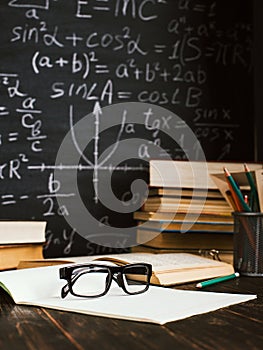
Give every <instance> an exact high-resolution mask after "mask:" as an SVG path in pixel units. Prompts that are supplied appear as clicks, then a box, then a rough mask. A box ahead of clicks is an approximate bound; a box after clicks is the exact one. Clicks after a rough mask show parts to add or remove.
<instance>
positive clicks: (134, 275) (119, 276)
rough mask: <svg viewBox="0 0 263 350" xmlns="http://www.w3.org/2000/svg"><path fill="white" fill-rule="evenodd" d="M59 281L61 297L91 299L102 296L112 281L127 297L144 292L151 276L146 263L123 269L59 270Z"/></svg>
mask: <svg viewBox="0 0 263 350" xmlns="http://www.w3.org/2000/svg"><path fill="white" fill-rule="evenodd" d="M59 274H60V278H61V279H65V280H66V281H67V284H66V285H65V286H64V287H62V289H61V297H62V298H65V297H66V296H67V295H68V293H71V294H72V295H74V296H77V297H85V298H94V297H100V296H103V295H105V294H106V293H107V292H108V291H109V289H110V286H111V283H112V281H115V282H116V283H117V284H118V286H119V287H120V288H122V289H123V291H124V292H125V293H127V294H140V293H144V292H146V291H147V289H148V288H149V285H150V278H151V275H152V265H150V264H146V263H138V264H128V265H124V266H108V265H100V264H81V265H71V266H66V267H62V268H60V269H59Z"/></svg>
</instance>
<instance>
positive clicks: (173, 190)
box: [148, 187, 223, 199]
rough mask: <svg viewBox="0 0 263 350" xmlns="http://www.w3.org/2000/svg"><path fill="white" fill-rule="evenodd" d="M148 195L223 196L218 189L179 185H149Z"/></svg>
mask: <svg viewBox="0 0 263 350" xmlns="http://www.w3.org/2000/svg"><path fill="white" fill-rule="evenodd" d="M148 195H149V196H150V197H151V196H185V197H186V196H187V197H193V196H195V197H201V198H203V197H207V198H221V199H222V198H223V196H222V194H221V192H220V191H219V190H218V189H209V190H205V189H202V188H199V189H195V190H193V189H192V188H181V187H166V188H163V187H149V189H148Z"/></svg>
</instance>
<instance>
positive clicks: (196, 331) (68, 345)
mask: <svg viewBox="0 0 263 350" xmlns="http://www.w3.org/2000/svg"><path fill="white" fill-rule="evenodd" d="M194 286H195V285H194V284H189V285H184V286H179V287H177V288H180V289H190V290H191V289H195V287H194ZM205 290H206V291H218V292H229V293H252V294H257V296H258V297H257V299H255V300H252V301H249V302H246V303H242V304H237V305H233V306H230V307H228V308H224V309H220V310H217V311H214V312H210V313H207V314H203V315H198V316H193V317H190V318H187V319H184V320H180V321H176V322H171V323H167V324H165V325H164V326H159V325H155V324H148V323H141V322H134V321H124V320H117V319H111V318H104V317H96V316H88V315H81V314H78V313H71V312H62V311H57V310H51V309H45V308H39V307H32V306H22V305H15V304H14V302H13V301H12V299H11V298H10V297H9V296H8V295H7V294H6V293H5V292H4V291H3V290H2V289H1V288H0V349H1V350H13V349H14V350H20V349H21V350H24V349H29V350H34V349H38V350H42V349H50V350H51V349H52V350H53V349H54V350H55V349H56V350H64V349H65V350H71V349H72V350H73V349H74V350H75V349H89V350H90V349H94V350H95V349H96V350H103V349H107V350H111V349H112V350H119V349H120V350H123V349H124V350H129V349H136V350H142V349H144V350H145V349H147V350H152V349H155V350H157V349H173V350H174V349H179V350H183V349H194V350H199V349H200V350H201V349H202V350H205V349H213V350H216V349H220V350H228V349H231V350H233V349H238V350H241V349H246V350H250V349H253V350H255V349H260V350H261V349H263V278H262V277H261V278H259V277H243V276H242V277H240V278H238V279H235V280H231V281H227V282H223V283H219V284H217V285H214V286H212V287H209V288H205Z"/></svg>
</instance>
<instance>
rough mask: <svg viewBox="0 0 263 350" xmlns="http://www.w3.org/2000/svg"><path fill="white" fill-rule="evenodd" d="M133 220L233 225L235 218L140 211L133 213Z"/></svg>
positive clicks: (216, 215)
mask: <svg viewBox="0 0 263 350" xmlns="http://www.w3.org/2000/svg"><path fill="white" fill-rule="evenodd" d="M133 218H134V219H135V220H138V221H139V220H144V221H147V220H148V221H151V222H155V221H172V222H178V221H179V222H180V221H184V220H191V221H192V222H193V221H195V222H199V223H201V222H205V223H206V222H209V223H215V224H219V225H220V224H231V225H233V216H232V215H229V213H228V214H227V215H223V213H220V212H218V213H213V214H200V215H199V216H198V217H197V216H196V214H191V213H187V214H186V213H174V215H172V214H171V212H154V211H143V210H139V211H136V212H134V213H133Z"/></svg>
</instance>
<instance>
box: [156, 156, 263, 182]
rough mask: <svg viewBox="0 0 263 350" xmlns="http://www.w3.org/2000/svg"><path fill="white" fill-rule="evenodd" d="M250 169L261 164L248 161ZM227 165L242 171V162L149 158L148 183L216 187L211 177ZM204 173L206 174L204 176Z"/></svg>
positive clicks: (259, 166)
mask: <svg viewBox="0 0 263 350" xmlns="http://www.w3.org/2000/svg"><path fill="white" fill-rule="evenodd" d="M248 166H249V168H250V170H257V169H262V168H263V164H260V163H249V164H248ZM223 167H227V169H228V170H229V171H230V172H238V171H244V163H237V162H235V163H233V162H201V161H176V160H174V161H172V160H158V159H157V160H150V165H149V174H150V179H149V185H150V186H153V187H163V186H164V187H177V188H178V187H179V188H182V187H184V188H192V189H193V188H194V189H198V188H201V189H202V188H207V189H218V187H217V185H216V184H215V183H214V181H213V180H212V178H211V175H212V174H218V173H221V172H222V169H223ZM206 174H207V175H208V176H206Z"/></svg>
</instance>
